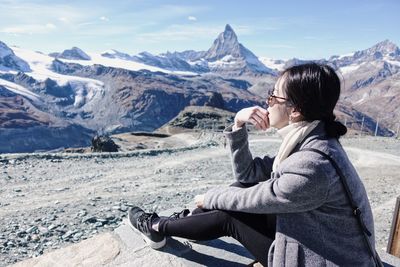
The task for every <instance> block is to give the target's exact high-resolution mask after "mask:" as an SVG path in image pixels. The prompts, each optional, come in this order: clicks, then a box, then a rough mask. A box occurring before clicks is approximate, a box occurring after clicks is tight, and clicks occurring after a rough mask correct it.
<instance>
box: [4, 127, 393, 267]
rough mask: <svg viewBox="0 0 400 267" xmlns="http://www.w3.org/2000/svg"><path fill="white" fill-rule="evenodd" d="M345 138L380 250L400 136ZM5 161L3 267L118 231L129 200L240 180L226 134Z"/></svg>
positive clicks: (147, 203) (166, 200)
mask: <svg viewBox="0 0 400 267" xmlns="http://www.w3.org/2000/svg"><path fill="white" fill-rule="evenodd" d="M251 139H253V140H254V142H252V143H251V147H252V151H253V155H254V156H257V155H258V156H262V155H264V154H265V152H266V151H268V153H269V154H271V155H273V154H275V153H276V152H277V150H278V147H279V139H276V138H267V139H266V140H264V141H263V140H261V139H265V136H259V135H257V136H254V137H252V138H251ZM257 139H258V140H257ZM342 143H343V144H344V146H345V147H346V149H348V152H349V156H350V158H351V159H352V160H353V162H354V163H355V166H356V168H357V169H358V171H359V172H360V174H361V176H362V178H363V181H364V183H365V186H366V188H367V191H368V194H369V197H370V201H371V205H372V208H373V210H374V215H375V221H376V236H377V247H378V250H379V249H382V248H383V247H385V248H386V245H387V240H388V235H389V232H390V222H391V219H392V212H393V209H394V199H395V197H396V196H399V195H400V187H399V186H398V184H399V180H400V174H399V173H398V168H399V166H400V152H399V151H400V149H399V148H400V141H399V140H395V139H388V138H369V137H363V138H361V139H360V138H357V139H356V138H348V139H343V141H342ZM0 167H1V168H0V266H5V265H8V264H10V263H14V262H16V261H20V260H22V259H24V258H28V257H34V256H37V255H40V254H42V253H43V252H46V251H49V250H52V249H57V248H60V247H62V246H66V245H67V244H70V243H76V242H79V241H81V240H83V239H87V238H89V237H91V236H94V235H96V234H98V233H100V232H105V231H111V230H112V229H114V228H116V227H118V226H119V225H120V223H121V221H122V219H123V218H124V217H125V216H126V210H127V208H128V207H129V206H133V205H139V206H142V207H144V208H145V209H146V210H154V211H160V210H163V209H168V208H171V207H177V206H180V207H184V206H185V204H188V203H190V202H191V201H192V199H193V197H194V196H195V195H196V194H200V193H204V192H205V191H206V190H207V189H208V188H211V187H214V186H219V185H227V184H229V183H231V182H233V180H232V177H231V172H232V170H231V165H230V158H229V153H228V149H226V148H224V146H223V141H221V139H220V138H217V139H215V140H206V141H203V142H202V143H198V144H195V145H192V146H189V147H186V148H181V149H161V150H153V151H147V152H146V151H141V152H126V153H116V154H107V153H106V154H85V155H76V154H70V155H68V154H25V155H0Z"/></svg>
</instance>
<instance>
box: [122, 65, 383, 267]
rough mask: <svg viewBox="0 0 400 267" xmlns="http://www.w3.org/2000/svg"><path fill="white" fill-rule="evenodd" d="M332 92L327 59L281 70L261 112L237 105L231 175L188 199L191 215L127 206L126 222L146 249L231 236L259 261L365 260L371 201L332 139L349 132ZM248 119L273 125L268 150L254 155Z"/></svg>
mask: <svg viewBox="0 0 400 267" xmlns="http://www.w3.org/2000/svg"><path fill="white" fill-rule="evenodd" d="M339 95H340V80H339V78H338V76H337V74H336V73H335V71H334V70H333V69H332V68H331V67H329V66H326V65H320V64H315V63H309V64H304V65H299V66H294V67H291V68H289V69H287V70H285V71H284V72H283V73H282V74H281V75H280V77H279V78H278V80H277V82H276V84H275V88H274V90H273V92H272V93H271V95H270V96H269V97H268V100H267V104H268V109H267V110H266V109H263V108H261V107H250V108H245V109H242V110H240V111H239V112H238V113H237V114H236V116H235V122H234V124H233V125H231V126H229V127H227V128H226V129H225V131H224V133H225V135H226V138H227V139H228V141H229V144H230V149H231V154H232V164H233V170H234V176H235V178H236V180H237V182H236V183H235V184H233V185H232V186H229V187H218V188H213V189H211V190H209V191H208V192H206V193H205V195H200V196H196V199H195V201H196V204H197V207H198V208H197V209H195V210H194V211H193V212H192V213H191V214H190V216H185V215H186V213H188V212H187V211H186V212H185V213H182V214H180V215H179V216H175V217H174V218H164V217H161V218H160V217H159V216H157V214H155V213H145V212H144V211H143V210H142V209H140V208H139V207H135V208H131V209H130V210H129V213H128V217H129V222H130V224H131V226H132V227H133V228H134V229H135V230H138V231H140V232H141V233H142V234H143V235H144V236H145V239H146V240H147V241H148V242H149V243H150V244H151V245H152V247H153V248H160V247H162V246H163V245H164V244H165V237H166V236H178V237H184V238H188V239H194V240H210V239H215V238H218V237H221V236H232V237H233V238H235V239H236V240H238V241H239V242H240V243H241V244H243V246H244V247H246V248H247V249H248V250H249V251H250V252H251V253H252V254H253V255H254V257H255V258H256V259H257V260H258V261H259V262H261V263H262V264H263V265H264V266H373V265H374V264H375V262H374V261H375V260H376V259H375V258H376V257H375V256H376V255H375V245H374V244H375V240H374V225H373V218H372V212H371V207H370V204H369V201H368V197H367V193H366V191H365V188H364V185H363V183H362V181H361V180H360V178H359V176H358V174H357V172H356V170H355V169H354V167H353V165H352V164H351V162H350V160H349V159H348V157H347V155H346V152H345V151H344V150H343V148H342V146H341V145H340V143H339V141H338V139H339V137H340V136H342V135H344V134H345V133H346V131H347V129H346V127H345V126H344V125H343V124H341V123H340V122H338V121H336V120H335V115H334V114H333V111H334V108H335V105H336V103H337V101H338V99H339ZM246 123H250V124H253V125H255V127H256V128H258V129H262V130H266V129H268V128H269V127H275V128H277V129H279V130H278V133H279V134H280V135H281V136H282V138H283V142H282V144H281V146H280V148H279V151H278V154H277V155H276V157H274V158H273V157H269V156H265V157H264V158H259V157H256V158H253V157H252V154H251V152H250V150H249V143H248V134H247V129H246ZM343 178H344V179H345V180H346V181H345V183H344V182H343V181H342V179H343ZM349 194H350V195H351V196H349ZM355 215H356V216H355Z"/></svg>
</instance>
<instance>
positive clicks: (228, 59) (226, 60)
mask: <svg viewBox="0 0 400 267" xmlns="http://www.w3.org/2000/svg"><path fill="white" fill-rule="evenodd" d="M236 64H237V61H236V58H234V57H232V56H231V55H226V56H224V57H223V58H221V59H219V60H216V61H214V62H209V63H208V65H209V66H210V67H219V66H222V67H227V66H234V65H236Z"/></svg>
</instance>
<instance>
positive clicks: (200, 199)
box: [194, 195, 204, 209]
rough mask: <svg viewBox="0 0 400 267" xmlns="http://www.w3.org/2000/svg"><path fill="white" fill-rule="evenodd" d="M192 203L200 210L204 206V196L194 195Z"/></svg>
mask: <svg viewBox="0 0 400 267" xmlns="http://www.w3.org/2000/svg"><path fill="white" fill-rule="evenodd" d="M194 203H195V204H196V206H197V207H198V208H200V209H202V208H203V204H204V195H196V196H195V197H194Z"/></svg>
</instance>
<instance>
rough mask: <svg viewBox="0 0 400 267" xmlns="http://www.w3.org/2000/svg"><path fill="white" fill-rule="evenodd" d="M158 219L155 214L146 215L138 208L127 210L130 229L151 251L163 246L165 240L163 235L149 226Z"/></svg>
mask: <svg viewBox="0 0 400 267" xmlns="http://www.w3.org/2000/svg"><path fill="white" fill-rule="evenodd" d="M157 218H159V217H158V215H157V214H156V213H146V212H144V211H143V210H142V209H141V208H139V207H133V208H129V210H128V222H129V225H130V226H131V227H132V229H133V230H134V231H136V232H138V233H139V234H141V235H142V237H143V238H144V241H145V242H146V243H147V244H149V245H150V247H151V248H153V249H160V248H162V247H163V246H165V243H166V239H165V236H164V235H163V234H160V233H159V232H157V231H155V230H153V228H151V224H152V222H153V220H154V219H157Z"/></svg>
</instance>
